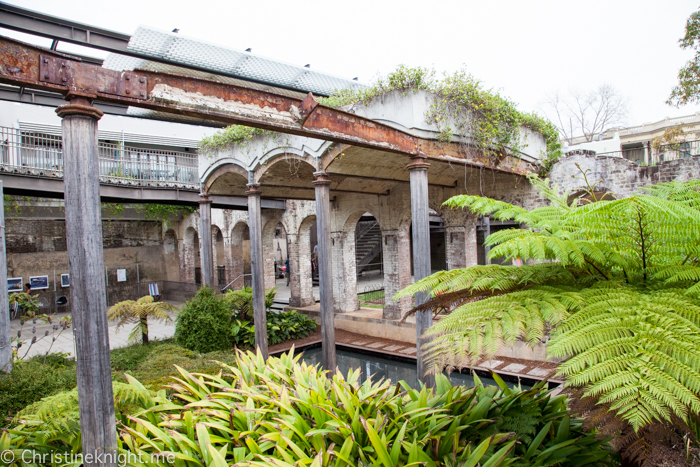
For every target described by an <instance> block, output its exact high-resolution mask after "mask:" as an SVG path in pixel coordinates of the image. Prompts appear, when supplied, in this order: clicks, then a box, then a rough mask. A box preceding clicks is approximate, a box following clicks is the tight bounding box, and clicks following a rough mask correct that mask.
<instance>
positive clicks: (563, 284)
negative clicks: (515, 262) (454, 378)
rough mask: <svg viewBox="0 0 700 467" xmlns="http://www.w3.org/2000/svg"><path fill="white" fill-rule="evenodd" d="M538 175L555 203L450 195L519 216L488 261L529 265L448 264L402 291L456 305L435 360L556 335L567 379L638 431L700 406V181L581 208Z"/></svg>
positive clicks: (449, 362)
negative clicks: (527, 205)
mask: <svg viewBox="0 0 700 467" xmlns="http://www.w3.org/2000/svg"><path fill="white" fill-rule="evenodd" d="M531 182H532V183H533V184H534V185H536V186H537V187H539V188H540V190H541V192H542V194H543V196H544V197H545V198H546V199H548V200H549V202H550V204H549V205H548V206H546V207H541V208H537V209H532V210H525V209H523V208H520V207H517V206H513V205H510V204H508V203H505V202H502V201H496V200H491V199H488V198H482V197H478V196H467V195H461V196H457V197H454V198H451V199H450V200H448V201H447V202H446V203H445V204H446V205H448V206H452V207H454V208H468V209H470V210H472V211H474V212H476V213H478V214H481V215H491V216H492V217H494V218H495V219H500V220H515V221H517V222H519V223H520V224H521V228H518V229H509V230H502V231H500V232H497V233H494V234H492V235H490V236H489V237H488V239H487V241H486V244H487V245H488V246H490V247H491V251H490V253H489V257H490V258H497V257H501V256H504V257H505V258H506V259H516V258H517V259H520V260H522V261H523V262H524V263H525V265H524V266H520V267H518V266H500V265H488V266H473V267H469V268H465V269H460V270H452V271H442V272H439V273H436V274H433V275H432V276H429V277H427V278H425V279H423V280H421V281H418V282H416V283H415V284H413V285H411V286H410V287H408V288H406V289H404V290H402V291H401V292H400V293H399V294H398V295H397V297H401V296H407V295H411V294H413V293H415V292H418V291H424V292H427V293H428V296H429V300H428V302H426V303H425V304H423V305H421V306H420V307H417V308H416V309H421V310H434V311H446V312H447V313H448V316H446V317H444V318H443V319H441V320H440V321H439V322H437V323H436V324H435V325H434V326H433V327H431V328H430V329H429V331H428V336H429V338H430V340H429V342H428V343H427V344H425V347H424V351H425V355H426V358H427V359H428V361H429V363H430V366H429V367H430V368H431V369H432V370H433V371H439V370H441V369H442V368H444V367H446V366H447V367H452V366H466V365H470V364H473V363H474V362H475V361H477V360H479V359H482V358H487V357H490V356H492V355H494V353H495V352H497V351H498V349H499V348H500V347H501V346H504V345H511V344H513V343H514V342H515V340H516V339H521V340H524V341H525V342H527V343H530V344H534V343H537V342H539V341H541V340H543V339H547V338H549V337H551V340H550V341H549V343H548V349H549V354H550V356H553V357H559V358H566V359H567V360H566V361H565V362H564V363H562V364H561V365H560V373H561V374H562V375H565V376H566V379H567V385H569V386H571V387H575V388H581V390H582V391H583V392H582V394H583V395H584V397H590V398H593V399H594V400H596V401H597V402H599V403H601V404H603V405H605V407H607V410H610V411H612V414H613V415H615V416H617V417H619V419H620V420H621V421H622V422H624V423H627V424H629V426H630V427H631V429H632V431H633V432H635V433H642V432H644V430H646V428H645V427H649V426H651V425H653V424H655V423H669V422H670V421H673V420H685V419H686V418H687V416H688V414H689V413H695V414H697V413H700V191H699V190H700V181H697V180H693V181H690V182H672V183H664V184H658V185H655V186H654V187H649V188H647V189H645V190H644V192H643V193H641V194H635V195H633V196H631V197H629V198H625V199H620V200H608V199H605V200H598V201H597V202H590V203H588V204H584V205H581V206H579V205H578V204H576V203H578V201H577V202H575V203H572V204H570V205H569V204H567V200H568V193H564V194H563V195H562V196H558V195H557V191H558V190H557V189H556V187H550V186H549V184H548V182H547V181H540V180H537V179H534V178H531ZM592 197H593V198H594V200H595V197H594V196H592ZM412 311H413V310H412Z"/></svg>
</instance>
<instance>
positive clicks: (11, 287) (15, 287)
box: [7, 277, 22, 293]
mask: <svg viewBox="0 0 700 467" xmlns="http://www.w3.org/2000/svg"><path fill="white" fill-rule="evenodd" d="M7 291H8V292H10V293H12V292H21V291H22V278H21V277H8V278H7Z"/></svg>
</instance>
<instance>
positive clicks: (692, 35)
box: [666, 11, 700, 107]
mask: <svg viewBox="0 0 700 467" xmlns="http://www.w3.org/2000/svg"><path fill="white" fill-rule="evenodd" d="M678 42H680V44H681V49H684V50H685V49H691V50H693V51H694V52H695V56H694V57H693V59H692V60H690V61H688V63H686V64H685V66H683V68H681V69H680V70H679V71H678V85H676V86H675V87H674V88H673V91H671V97H669V98H668V100H667V101H666V103H667V104H668V105H672V106H675V107H680V106H682V105H686V104H694V103H699V102H700V11H696V12H695V13H693V14H692V15H690V18H688V20H687V21H686V23H685V36H683V37H682V38H681V39H680V40H679V41H678Z"/></svg>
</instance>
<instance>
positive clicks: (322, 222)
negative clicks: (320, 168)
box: [313, 172, 336, 373]
mask: <svg viewBox="0 0 700 467" xmlns="http://www.w3.org/2000/svg"><path fill="white" fill-rule="evenodd" d="M314 178H315V180H314V182H313V183H314V185H315V186H316V237H317V239H318V282H319V289H320V294H321V341H322V344H321V345H322V352H323V355H322V362H323V369H324V370H327V371H330V372H331V373H335V367H336V363H335V323H334V315H333V275H332V274H333V272H332V266H331V228H330V219H329V218H330V193H331V180H330V178H328V175H327V174H326V173H325V172H314Z"/></svg>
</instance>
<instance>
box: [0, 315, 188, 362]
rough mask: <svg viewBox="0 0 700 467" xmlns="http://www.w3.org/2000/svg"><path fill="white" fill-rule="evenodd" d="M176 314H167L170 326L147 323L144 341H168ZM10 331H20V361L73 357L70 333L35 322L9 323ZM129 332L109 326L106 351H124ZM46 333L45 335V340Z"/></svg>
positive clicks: (172, 330) (16, 320)
mask: <svg viewBox="0 0 700 467" xmlns="http://www.w3.org/2000/svg"><path fill="white" fill-rule="evenodd" d="M170 303H172V304H173V305H175V306H176V307H178V308H180V307H181V306H182V305H184V304H183V303H180V302H170ZM67 314H68V313H59V314H56V315H54V317H55V318H57V319H60V318H62V317H63V316H65V315H67ZM176 314H177V313H173V314H171V318H172V322H171V323H163V322H160V321H149V323H148V337H149V339H151V340H156V339H168V338H170V337H172V336H173V334H175V316H176ZM35 326H36V334H34V333H32V328H33V327H35ZM10 328H11V329H12V337H16V336H17V331H20V330H21V331H22V336H21V340H22V347H20V349H19V356H20V357H22V358H25V355H26V358H29V357H33V356H36V355H45V354H46V352H48V351H49V350H50V351H51V353H65V354H68V355H70V356H75V342H74V339H73V329H72V328H70V329H67V330H65V331H63V332H62V333H61V334H60V335H59V334H58V331H53V328H52V325H51V324H42V323H41V321H39V320H37V323H36V324H34V323H33V322H32V321H28V322H26V323H24V324H22V322H21V321H20V320H19V319H15V320H12V321H11V323H10ZM132 329H133V325H126V326H123V327H122V328H120V329H119V331H117V325H116V323H109V347H110V348H111V349H117V348H119V347H124V346H126V345H128V344H129V343H130V342H129V334H130V333H131V330H132ZM47 331H48V333H49V335H48V336H45V334H46V332H47ZM34 335H36V336H37V342H36V343H35V344H33V345H31V346H30V342H31V340H32V336H34ZM54 335H56V336H57V337H56V340H55V341H54V340H53V336H54Z"/></svg>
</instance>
